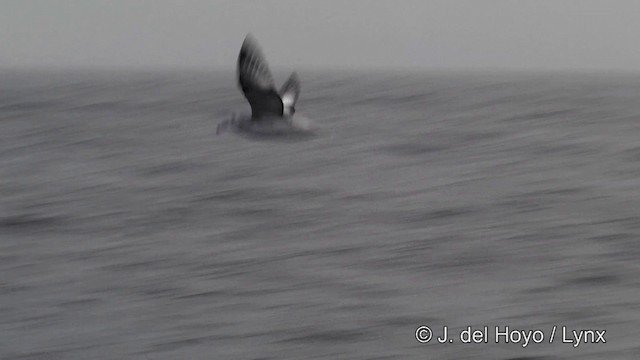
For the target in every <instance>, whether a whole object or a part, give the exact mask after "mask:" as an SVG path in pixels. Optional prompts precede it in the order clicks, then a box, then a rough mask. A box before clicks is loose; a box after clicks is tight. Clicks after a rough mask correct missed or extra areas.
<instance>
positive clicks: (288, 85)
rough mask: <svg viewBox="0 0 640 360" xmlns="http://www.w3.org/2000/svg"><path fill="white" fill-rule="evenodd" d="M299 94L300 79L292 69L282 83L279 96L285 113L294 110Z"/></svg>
mask: <svg viewBox="0 0 640 360" xmlns="http://www.w3.org/2000/svg"><path fill="white" fill-rule="evenodd" d="M299 95H300V80H299V79H298V74H296V72H295V71H294V72H293V73H292V74H291V76H289V79H288V80H287V81H286V82H285V83H284V85H282V89H281V90H280V97H281V98H282V105H283V108H284V109H283V112H284V113H285V114H287V115H293V113H294V112H295V111H296V108H295V105H296V102H297V101H298V96H299Z"/></svg>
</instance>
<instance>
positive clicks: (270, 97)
mask: <svg viewBox="0 0 640 360" xmlns="http://www.w3.org/2000/svg"><path fill="white" fill-rule="evenodd" d="M237 72H238V86H239V87H240V89H241V90H242V92H243V94H244V96H245V98H246V99H247V101H248V102H249V105H250V106H251V115H250V116H247V115H244V114H242V115H236V114H234V115H233V117H232V118H231V119H228V120H226V121H224V122H223V123H221V124H220V125H218V129H217V133H221V132H223V131H225V130H227V129H233V130H237V131H250V132H255V131H258V132H260V133H269V134H281V133H289V132H301V131H302V132H304V131H311V129H312V127H313V126H312V124H311V122H310V121H309V120H308V119H305V118H300V117H294V114H295V104H296V102H297V100H298V96H299V94H300V81H299V80H298V75H297V74H296V73H295V72H293V73H292V74H291V76H290V77H289V79H288V80H287V81H286V82H285V83H284V84H283V86H282V88H281V89H280V91H277V90H276V88H275V84H274V81H273V77H272V76H271V71H270V70H269V66H268V64H267V61H266V60H265V58H264V55H263V54H262V50H261V49H260V47H259V46H258V44H257V43H256V41H255V40H254V39H253V37H251V35H247V37H246V38H245V40H244V42H243V43H242V47H241V48H240V54H239V55H238V67H237Z"/></svg>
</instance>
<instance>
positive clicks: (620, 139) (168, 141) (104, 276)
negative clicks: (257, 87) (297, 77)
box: [0, 71, 640, 360]
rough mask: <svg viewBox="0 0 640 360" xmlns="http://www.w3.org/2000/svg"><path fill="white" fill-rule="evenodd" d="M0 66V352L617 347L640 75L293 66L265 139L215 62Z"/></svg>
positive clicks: (626, 355)
mask: <svg viewBox="0 0 640 360" xmlns="http://www.w3.org/2000/svg"><path fill="white" fill-rule="evenodd" d="M1 75H2V76H1V78H0V79H2V80H1V81H0V358H2V359H47V360H54V359H149V360H151V359H154V360H155V359H238V360H239V359H349V360H357V359H499V360H507V359H511V360H515V359H521V360H523V359H528V360H534V359H580V360H585V359H598V360H600V359H604V358H608V359H638V358H640V345H639V344H638V339H637V336H638V328H639V327H640V302H639V301H638V300H639V299H640V277H639V275H640V261H638V260H639V259H640V242H639V241H638V240H639V235H640V191H639V190H640V189H639V186H640V181H639V180H638V178H639V176H640V102H639V101H638V94H640V77H623V76H605V75H597V76H594V75H580V74H573V75H570V74H538V75H533V74H532V75H515V74H512V75H500V74H380V73H378V74H376V73H347V72H334V73H328V72H327V73H304V72H301V80H302V86H303V90H302V94H301V97H300V100H299V104H298V105H297V106H296V108H297V109H298V112H299V113H301V114H304V115H305V116H307V117H309V118H311V119H313V121H314V122H315V123H316V124H317V125H318V126H319V127H320V131H319V132H318V134H317V135H316V136H313V137H308V138H304V139H289V138H286V137H278V138H268V139H267V138H247V137H244V136H238V135H236V134H231V133H225V134H222V135H220V136H216V135H215V130H216V125H217V124H218V123H220V122H221V121H223V120H224V119H225V118H226V116H227V114H229V113H230V112H231V111H234V110H235V109H237V108H244V109H246V107H247V106H246V103H245V101H244V99H243V98H242V95H241V93H240V92H239V90H238V89H237V87H236V85H235V80H234V78H233V73H231V74H218V73H215V72H210V73H207V72H201V73H196V72H193V73H192V72H185V73H178V72H173V73H169V72H166V73H162V72H147V73H143V72H121V73H115V72H77V73H72V72H57V73H56V72H45V71H43V72H3V73H1ZM277 78H278V80H283V79H284V77H283V76H277ZM420 325H429V326H431V327H433V328H434V330H435V331H436V336H437V335H439V334H440V332H441V330H440V329H441V328H442V326H445V325H446V326H449V327H450V332H452V333H453V334H454V335H455V334H457V333H459V332H460V331H462V330H464V329H465V328H466V326H467V325H471V326H473V327H474V328H481V327H482V326H485V325H487V326H489V327H493V326H500V327H504V326H509V327H511V328H513V329H523V330H535V329H541V330H543V331H544V333H545V336H547V337H548V336H549V333H550V330H551V328H552V327H553V326H554V325H558V326H562V325H566V326H568V327H569V329H606V330H607V332H606V341H607V343H606V344H601V343H599V344H582V345H581V346H579V347H577V348H574V347H572V345H571V344H562V343H561V341H560V339H556V341H555V342H554V343H552V344H549V343H548V341H547V342H545V343H543V344H529V345H528V346H527V347H523V346H522V345H521V344H513V343H508V344H507V343H504V341H503V342H501V343H498V344H496V343H495V341H493V337H492V336H490V337H489V340H490V341H489V343H487V344H462V343H460V341H459V339H455V340H456V341H455V342H454V343H452V344H437V343H434V341H432V342H431V343H429V344H420V343H418V342H417V341H416V339H415V338H414V332H415V330H416V328H417V327H418V326H420Z"/></svg>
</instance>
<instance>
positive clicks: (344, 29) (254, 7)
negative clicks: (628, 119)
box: [0, 0, 640, 71]
mask: <svg viewBox="0 0 640 360" xmlns="http://www.w3.org/2000/svg"><path fill="white" fill-rule="evenodd" d="M248 32H251V33H253V34H254V36H255V37H256V38H257V40H258V41H259V43H260V44H261V45H262V47H263V49H264V51H265V54H266V56H267V59H268V61H269V63H270V64H271V66H272V67H275V68H278V67H283V68H291V67H296V68H305V67H306V68H311V67H324V68H335V67H342V68H372V67H374V68H375V67H383V68H397V67H409V68H426V69H429V68H435V69H438V68H456V69H458V68H492V69H500V68H509V69H524V70H533V69H574V70H587V69H613V70H633V71H640V41H639V40H638V38H639V37H640V1H639V0H538V1H534V0H511V1H509V0H441V1H430V0H393V1H376V0H340V1H337V0H312V1H302V0H281V1H280V0H247V1H243V0H229V1H223V0H217V1H216V0H175V1H170V0H0V66H50V65H51V66H64V67H76V66H86V67H93V66H124V67H162V66H185V67H205V68H212V69H225V68H231V69H233V68H234V67H235V61H236V57H237V55H238V50H239V48H240V44H241V43H242V40H243V39H244V36H245V35H246V34H247V33H248Z"/></svg>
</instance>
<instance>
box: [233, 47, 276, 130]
mask: <svg viewBox="0 0 640 360" xmlns="http://www.w3.org/2000/svg"><path fill="white" fill-rule="evenodd" d="M238 85H239V86H240V88H241V89H242V92H243V93H244V96H245V97H246V98H247V100H248V101H249V104H250V105H251V113H252V118H253V119H259V118H261V117H264V116H282V111H283V105H282V99H281V98H280V95H279V94H278V92H277V91H276V89H275V86H274V83H273V77H272V76H271V71H269V65H268V64H267V61H266V60H265V58H264V55H263V54H262V50H260V47H259V46H258V44H257V42H256V41H255V40H254V39H253V37H252V36H251V35H247V37H246V38H245V39H244V42H243V43H242V47H241V48H240V55H238Z"/></svg>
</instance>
